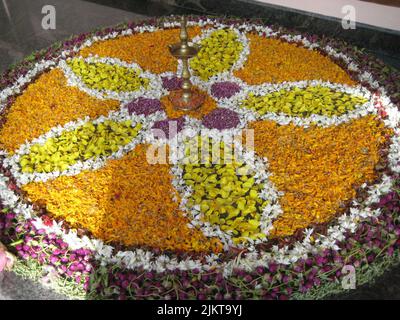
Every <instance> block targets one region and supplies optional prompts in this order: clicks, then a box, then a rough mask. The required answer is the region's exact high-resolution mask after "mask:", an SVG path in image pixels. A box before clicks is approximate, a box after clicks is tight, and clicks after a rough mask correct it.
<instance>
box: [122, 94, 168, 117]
mask: <svg viewBox="0 0 400 320" xmlns="http://www.w3.org/2000/svg"><path fill="white" fill-rule="evenodd" d="M126 107H127V108H128V112H129V114H132V113H135V114H142V115H145V116H148V115H150V114H152V113H155V112H157V111H161V110H162V106H161V102H160V101H159V100H157V99H149V98H143V97H140V98H138V99H136V100H133V101H131V102H129V103H128V104H127V105H126Z"/></svg>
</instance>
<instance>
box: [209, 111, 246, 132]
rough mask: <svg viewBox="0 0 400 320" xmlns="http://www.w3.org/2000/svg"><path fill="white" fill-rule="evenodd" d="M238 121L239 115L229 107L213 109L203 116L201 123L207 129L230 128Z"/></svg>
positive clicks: (235, 125)
mask: <svg viewBox="0 0 400 320" xmlns="http://www.w3.org/2000/svg"><path fill="white" fill-rule="evenodd" d="M239 123H240V119H239V115H238V114H237V113H236V112H235V111H233V110H230V109H224V108H219V109H215V110H213V111H212V112H210V113H209V114H207V115H205V116H204V118H203V125H204V126H205V127H207V128H209V129H218V130H223V129H231V128H235V127H237V125H238V124H239Z"/></svg>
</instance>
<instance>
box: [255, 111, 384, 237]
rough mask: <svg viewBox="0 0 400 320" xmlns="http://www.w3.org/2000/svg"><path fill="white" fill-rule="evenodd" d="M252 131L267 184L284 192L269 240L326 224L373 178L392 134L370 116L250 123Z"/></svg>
mask: <svg viewBox="0 0 400 320" xmlns="http://www.w3.org/2000/svg"><path fill="white" fill-rule="evenodd" d="M251 128H252V129H254V145H255V151H256V153H257V154H258V155H260V156H263V157H267V158H268V162H269V170H270V172H271V173H272V176H271V181H272V182H273V183H274V184H275V186H276V188H277V189H278V190H280V191H283V192H284V195H283V196H282V198H281V199H280V204H281V206H282V209H283V214H282V215H281V216H280V217H278V219H277V220H275V222H274V224H273V226H274V229H273V230H272V237H281V236H289V235H292V234H293V233H294V232H295V231H296V230H297V229H302V228H306V227H308V226H310V225H311V224H314V223H316V224H319V223H324V222H329V221H330V220H331V219H332V218H334V217H335V216H336V215H337V214H338V213H340V212H343V208H344V205H345V204H346V202H347V201H349V200H351V199H353V198H354V197H355V196H356V191H355V188H356V187H357V186H360V185H361V184H363V183H364V182H371V181H372V180H373V179H374V178H376V174H375V171H374V169H375V165H376V164H377V163H378V162H379V160H380V156H379V150H380V148H381V147H382V145H383V144H384V142H385V141H386V136H387V135H388V134H390V133H391V132H390V130H389V129H387V128H385V127H384V126H383V123H382V122H380V121H378V120H376V119H375V118H374V117H372V116H367V117H364V118H361V119H358V120H353V121H352V122H349V123H346V124H341V125H339V126H334V127H328V128H321V127H316V126H314V127H310V128H308V129H305V128H302V127H296V126H294V125H292V124H290V125H287V126H279V125H278V124H276V123H275V122H272V121H258V122H254V123H252V125H251Z"/></svg>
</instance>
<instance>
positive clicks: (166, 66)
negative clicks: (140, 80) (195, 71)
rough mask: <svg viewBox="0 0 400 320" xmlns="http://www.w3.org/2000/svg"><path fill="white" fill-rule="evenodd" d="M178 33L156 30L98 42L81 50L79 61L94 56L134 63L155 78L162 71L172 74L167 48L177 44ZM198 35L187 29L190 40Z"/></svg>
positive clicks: (173, 62) (173, 66)
mask: <svg viewBox="0 0 400 320" xmlns="http://www.w3.org/2000/svg"><path fill="white" fill-rule="evenodd" d="M179 32H180V30H179V29H168V30H159V31H155V32H144V33H136V34H133V35H130V36H122V37H118V38H115V39H110V40H105V41H99V42H96V43H94V44H93V45H92V46H90V47H87V48H83V49H82V50H81V52H80V54H81V55H82V56H83V57H87V56H88V55H89V54H93V55H96V54H97V55H99V56H100V57H112V58H118V59H121V60H123V61H126V62H129V63H132V62H135V63H137V64H138V65H140V66H141V67H142V68H143V69H145V70H148V71H151V72H153V73H157V74H159V73H163V72H166V71H172V72H176V69H177V66H178V63H177V60H176V59H175V58H174V57H173V56H172V55H171V53H170V52H169V49H168V45H170V44H174V43H177V42H179ZM200 32H201V29H200V28H199V27H192V28H188V34H189V37H190V38H193V37H195V36H197V35H199V34H200Z"/></svg>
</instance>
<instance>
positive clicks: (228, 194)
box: [182, 136, 267, 243]
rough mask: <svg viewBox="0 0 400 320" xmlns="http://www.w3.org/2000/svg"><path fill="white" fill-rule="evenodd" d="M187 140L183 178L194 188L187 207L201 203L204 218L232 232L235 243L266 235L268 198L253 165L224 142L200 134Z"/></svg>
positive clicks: (223, 229) (261, 237)
mask: <svg viewBox="0 0 400 320" xmlns="http://www.w3.org/2000/svg"><path fill="white" fill-rule="evenodd" d="M185 144H186V145H185V158H184V161H185V162H186V163H187V164H185V165H183V166H182V167H183V172H184V174H183V179H184V181H185V183H186V184H187V185H188V186H190V187H191V188H192V190H193V193H192V195H191V196H190V198H189V200H188V203H187V205H188V208H189V209H190V208H191V207H193V206H196V205H198V206H199V207H200V211H201V213H202V214H203V217H204V221H205V222H209V223H210V224H217V225H218V226H219V227H220V229H221V230H222V231H225V232H231V233H232V239H233V241H234V243H241V242H246V241H247V240H248V239H249V238H250V239H252V240H256V239H263V238H265V237H266V235H265V234H264V233H262V232H261V230H260V218H261V214H262V210H263V207H264V206H265V205H266V204H267V201H265V200H263V199H261V198H260V197H259V192H260V191H261V189H262V188H263V185H262V184H257V183H256V182H255V178H254V172H252V170H251V168H250V167H249V166H248V165H246V164H245V163H243V162H238V161H237V160H236V159H235V158H234V152H233V148H232V147H231V146H229V145H227V144H225V143H224V142H221V141H215V140H213V139H211V138H207V137H200V136H199V137H197V138H194V139H190V140H188V141H186V142H185Z"/></svg>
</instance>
